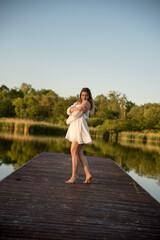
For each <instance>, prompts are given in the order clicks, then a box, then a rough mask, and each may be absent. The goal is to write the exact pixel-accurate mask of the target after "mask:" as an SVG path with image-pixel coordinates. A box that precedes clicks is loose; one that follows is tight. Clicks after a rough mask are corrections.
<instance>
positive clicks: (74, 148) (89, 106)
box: [65, 88, 93, 183]
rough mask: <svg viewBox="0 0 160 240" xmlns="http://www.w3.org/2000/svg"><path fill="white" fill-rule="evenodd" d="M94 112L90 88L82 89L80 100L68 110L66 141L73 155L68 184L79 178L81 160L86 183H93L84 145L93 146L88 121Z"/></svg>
mask: <svg viewBox="0 0 160 240" xmlns="http://www.w3.org/2000/svg"><path fill="white" fill-rule="evenodd" d="M90 111H92V112H93V99H92V94H91V91H90V89H89V88H82V90H81V92H80V99H79V101H78V102H75V103H74V104H73V105H72V106H70V107H69V108H68V109H67V114H68V115H69V118H68V119H67V123H68V124H70V126H69V128H68V131H67V134H66V137H65V138H66V139H68V140H69V141H70V142H72V144H71V155H72V176H71V178H70V179H69V180H68V181H65V182H66V183H74V182H75V181H76V180H77V178H78V163H79V160H80V162H81V164H82V166H83V168H84V172H85V174H86V180H85V181H84V183H90V182H91V178H92V176H91V174H90V171H89V167H88V162H87V159H86V157H85V156H84V153H83V147H84V144H91V143H92V139H91V136H90V133H89V129H88V125H87V121H86V120H87V119H88V118H89V112H90Z"/></svg>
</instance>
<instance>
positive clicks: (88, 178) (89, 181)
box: [83, 175, 92, 183]
mask: <svg viewBox="0 0 160 240" xmlns="http://www.w3.org/2000/svg"><path fill="white" fill-rule="evenodd" d="M91 179H92V176H91V175H89V177H87V178H86V180H85V181H84V182H83V183H91Z"/></svg>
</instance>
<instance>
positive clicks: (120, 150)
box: [0, 133, 160, 202]
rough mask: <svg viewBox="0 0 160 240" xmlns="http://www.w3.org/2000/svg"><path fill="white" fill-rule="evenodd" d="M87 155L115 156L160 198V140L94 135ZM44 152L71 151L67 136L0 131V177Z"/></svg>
mask: <svg viewBox="0 0 160 240" xmlns="http://www.w3.org/2000/svg"><path fill="white" fill-rule="evenodd" d="M84 150H85V155H87V156H97V157H105V158H111V159H112V160H114V161H115V162H116V163H117V164H118V165H119V166H120V167H121V168H123V169H124V170H125V171H126V172H127V173H128V174H129V175H130V176H131V177H132V178H133V179H134V180H135V181H136V182H138V183H139V184H140V185H141V186H142V187H143V188H144V189H145V190H146V191H148V192H149V193H150V195H152V196H153V197H154V198H155V199H157V201H159V202H160V144H153V143H152V144H149V145H147V144H143V143H141V142H139V143H137V142H131V141H130V142H129V141H128V142H126V141H125V142H120V143H118V144H116V143H112V142H107V141H104V140H103V139H94V138H93V144H92V145H85V148H84ZM41 152H59V153H70V143H69V142H68V141H67V140H65V139H64V137H55V136H53V137H47V136H22V135H13V134H9V133H0V180H2V179H3V178H5V177H6V176H8V175H9V174H10V173H12V172H13V171H14V170H15V169H17V168H19V167H20V166H22V165H23V164H25V163H26V162H27V161H29V160H30V159H31V158H33V157H35V156H36V155H38V154H39V153H41Z"/></svg>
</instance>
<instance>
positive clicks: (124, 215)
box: [0, 153, 160, 240]
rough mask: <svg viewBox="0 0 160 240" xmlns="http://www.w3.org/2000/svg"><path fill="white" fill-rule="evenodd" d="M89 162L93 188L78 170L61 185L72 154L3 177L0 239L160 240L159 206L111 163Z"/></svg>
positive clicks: (47, 157)
mask: <svg viewBox="0 0 160 240" xmlns="http://www.w3.org/2000/svg"><path fill="white" fill-rule="evenodd" d="M87 159H88V162H89V166H90V170H91V173H92V175H93V180H92V183H91V184H83V181H84V180H85V175H84V173H83V169H82V167H80V168H79V178H78V180H77V182H76V183H74V184H65V180H68V179H69V178H70V176H71V155H69V154H60V153H41V154H40V155H38V156H37V157H35V158H33V159H31V160H30V161H29V162H27V163H26V164H25V165H24V166H22V167H21V168H19V169H17V170H16V171H15V172H13V173H12V174H11V175H9V176H8V177H7V178H5V179H3V180H2V181H1V182H0V234H1V239H4V240H6V239H12V240H13V239H23V240H25V239H43V240H45V239H52V240H53V239H56V240H62V239H68V240H72V239H83V240H84V239H94V240H95V239H97V240H101V239H111V240H114V239H118V240H119V239H120V240H121V239H126V240H130V239H136V240H137V239H147V240H148V239H149V240H151V239H154V240H155V239H159V237H160V204H159V203H158V202H157V201H156V200H155V199H154V198H152V197H151V196H150V195H149V194H148V193H147V192H146V191H145V190H144V189H143V188H141V187H140V186H139V185H138V184H137V183H135V184H136V186H135V185H134V184H133V179H132V178H131V177H130V176H129V175H128V174H126V173H125V172H124V171H123V170H122V169H121V168H120V167H119V166H118V165H117V164H116V163H115V162H113V161H112V160H110V159H106V158H97V157H87ZM138 193H139V194H138Z"/></svg>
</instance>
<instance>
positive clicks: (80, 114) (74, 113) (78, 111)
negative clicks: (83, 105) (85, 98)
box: [72, 110, 83, 118]
mask: <svg viewBox="0 0 160 240" xmlns="http://www.w3.org/2000/svg"><path fill="white" fill-rule="evenodd" d="M82 115H83V112H82V111H80V110H77V111H74V112H73V113H72V116H73V117H75V118H79V117H81V116H82Z"/></svg>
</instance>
